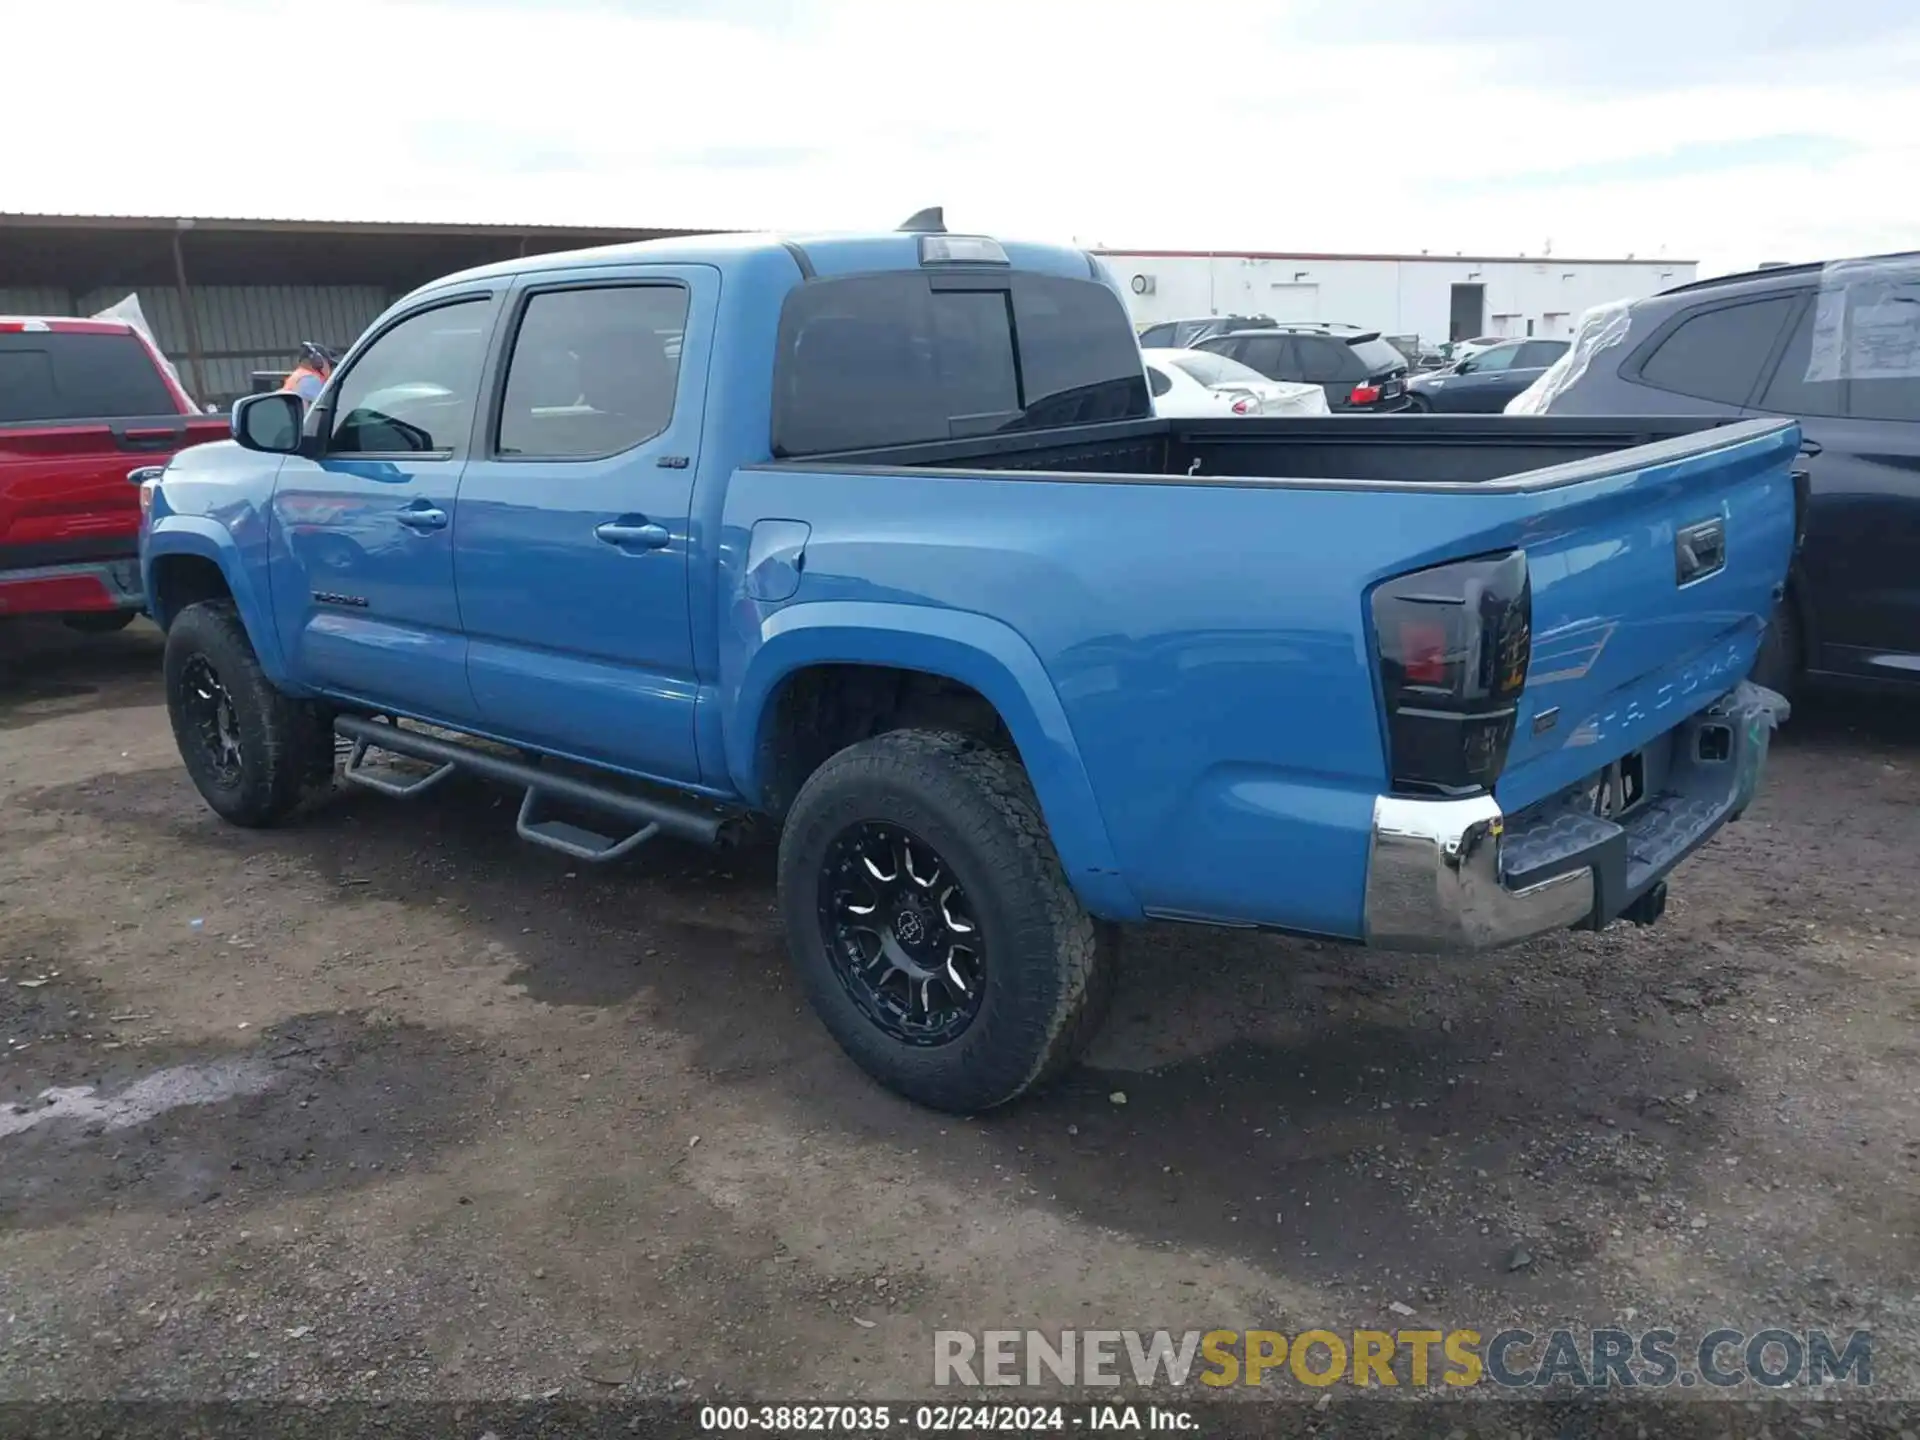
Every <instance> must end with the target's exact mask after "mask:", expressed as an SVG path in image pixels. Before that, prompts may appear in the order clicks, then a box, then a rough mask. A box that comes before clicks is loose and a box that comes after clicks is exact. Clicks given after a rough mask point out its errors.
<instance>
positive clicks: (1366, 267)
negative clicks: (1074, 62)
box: [1100, 250, 1697, 345]
mask: <svg viewBox="0 0 1920 1440" xmlns="http://www.w3.org/2000/svg"><path fill="white" fill-rule="evenodd" d="M1100 254H1101V256H1102V258H1103V259H1104V260H1105V261H1106V263H1107V265H1108V267H1109V268H1110V269H1111V270H1112V271H1113V274H1114V278H1115V279H1117V280H1118V281H1119V282H1120V284H1121V287H1122V288H1123V289H1124V290H1125V291H1126V292H1127V294H1128V297H1129V303H1130V304H1131V305H1132V308H1133V318H1134V320H1135V321H1136V322H1138V323H1139V324H1142V325H1145V324H1150V323H1152V322H1154V321H1158V320H1184V319H1188V318H1199V317H1201V316H1207V315H1268V316H1271V317H1272V318H1273V319H1275V320H1278V321H1282V322H1322V323H1333V324H1349V325H1359V326H1362V327H1364V328H1365V329H1368V330H1378V331H1380V332H1381V333H1382V334H1385V335H1392V336H1408V337H1417V338H1418V340H1419V341H1420V343H1421V344H1423V345H1439V344H1441V343H1443V342H1445V341H1449V340H1470V339H1473V338H1474V337H1476V336H1480V335H1534V336H1539V337H1542V338H1549V339H1565V338H1566V337H1567V336H1569V335H1571V334H1572V333H1573V326H1574V324H1575V323H1576V322H1577V321H1578V320H1579V318H1580V314H1581V312H1582V311H1584V310H1586V309H1587V308H1588V307H1590V306H1593V305H1600V304H1604V303H1605V302H1607V301H1609V300H1621V299H1638V298H1640V297H1641V296H1643V295H1652V294H1654V293H1656V292H1658V291H1661V290H1665V289H1668V288H1669V287H1671V286H1674V285H1684V284H1686V283H1687V282H1688V281H1690V280H1692V279H1694V278H1695V275H1694V272H1695V270H1696V269H1697V262H1695V261H1692V260H1636V259H1634V258H1632V257H1631V256H1629V257H1628V258H1626V259H1624V260H1563V259H1561V258H1559V257H1557V256H1547V255H1542V256H1492V255H1426V254H1421V255H1307V254H1300V255H1295V254H1281V253H1277V252H1255V251H1237V252H1231V253H1230V252H1227V251H1200V250H1102V251H1101V252H1100Z"/></svg>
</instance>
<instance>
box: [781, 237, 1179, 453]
mask: <svg viewBox="0 0 1920 1440" xmlns="http://www.w3.org/2000/svg"><path fill="white" fill-rule="evenodd" d="M773 391H774V405H773V453H774V454H775V455H776V456H779V457H783V458H786V457H795V456H803V455H821V454H827V453H830V452H834V451H843V450H868V449H873V448H876V447H879V446H885V445H912V444H920V443H924V442H928V441H938V440H951V439H956V438H960V437H963V436H969V435H984V434H991V433H995V432H999V431H1011V430H1033V429H1044V428H1050V427H1053V426H1061V425H1084V424H1092V423H1096V422H1099V421H1106V420H1144V419H1146V418H1148V417H1149V416H1151V415H1152V413H1153V406H1152V402H1151V401H1150V400H1149V398H1148V395H1147V382H1146V375H1145V372H1144V370H1143V369H1142V366H1141V363H1140V349H1139V343H1138V341H1136V340H1135V338H1134V330H1133V322H1132V320H1131V319H1130V317H1129V316H1128V314H1127V310H1126V307H1125V306H1124V305H1122V304H1121V302H1120V298H1119V297H1118V296H1117V295H1115V294H1114V293H1113V292H1112V291H1111V290H1109V289H1108V288H1107V287H1106V286H1104V285H1100V284H1097V283H1095V282H1093V281H1088V280H1068V279H1062V278H1058V277H1054V276H1046V275H1029V274H1017V273H1016V274H995V275H992V276H979V275H953V274H941V275H929V274H927V273H925V272H922V271H900V272H893V273H888V274H883V275H860V276H853V277H850V278H847V279H844V280H820V281H815V282H813V283H811V284H808V285H803V286H801V287H800V288H799V289H798V290H796V291H794V292H793V294H792V295H791V296H789V297H788V299H787V302H786V305H785V307H784V308H783V310H782V312H781V316H780V339H779V352H778V357H777V359H776V362H775V366H774V382H773Z"/></svg>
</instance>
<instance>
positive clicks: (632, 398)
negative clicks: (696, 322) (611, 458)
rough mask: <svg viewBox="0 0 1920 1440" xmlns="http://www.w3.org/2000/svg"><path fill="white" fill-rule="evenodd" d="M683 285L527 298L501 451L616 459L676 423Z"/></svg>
mask: <svg viewBox="0 0 1920 1440" xmlns="http://www.w3.org/2000/svg"><path fill="white" fill-rule="evenodd" d="M686 328H687V291H686V288H685V287H684V286H681V285H623V286H612V287H606V288H595V289H581V290H548V291H542V292H539V293H537V294H535V295H533V296H532V297H531V298H529V299H528V301H527V307H526V311H525V313H524V314H523V315H522V317H521V320H520V329H519V332H518V333H517V334H516V335H515V337H514V342H513V356H512V358H511V359H510V360H509V362H508V367H507V390H506V395H505V397H504V399H503V400H502V401H501V406H500V437H499V453H500V454H502V455H514V456H529V457H533V456H538V457H545V458H551V459H582V458H586V457H589V456H595V455H613V454H616V453H618V452H619V451H622V450H627V449H631V448H632V447H633V446H635V445H638V444H639V443H640V442H641V441H643V440H649V439H651V438H652V437H654V436H655V435H658V434H659V433H660V432H661V431H663V430H665V429H666V428H667V424H668V422H669V421H671V420H672V419H673V396H674V389H675V386H676V384H677V382H678V380H679V376H680V360H679V357H680V340H681V338H682V336H683V334H684V332H685V331H686Z"/></svg>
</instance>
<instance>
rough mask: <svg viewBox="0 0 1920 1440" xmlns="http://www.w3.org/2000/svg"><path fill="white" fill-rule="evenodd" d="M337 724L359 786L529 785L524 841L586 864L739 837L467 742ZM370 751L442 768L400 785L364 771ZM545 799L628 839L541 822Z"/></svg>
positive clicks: (720, 823) (519, 827)
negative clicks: (608, 823)
mask: <svg viewBox="0 0 1920 1440" xmlns="http://www.w3.org/2000/svg"><path fill="white" fill-rule="evenodd" d="M333 728H334V731H335V733H337V734H339V735H341V736H343V737H345V738H346V739H348V740H350V741H352V742H353V753H352V755H351V756H349V757H348V760H347V764H346V768H345V769H344V770H343V771H342V773H343V774H344V775H345V776H346V778H347V779H348V780H350V781H352V782H353V783H354V784H356V785H364V786H366V787H367V788H368V789H369V790H377V791H379V792H380V793H381V794H383V795H391V796H394V797H396V798H398V799H410V798H411V797H413V796H415V795H418V794H420V793H422V792H423V791H425V790H428V789H430V788H432V787H433V786H435V785H438V784H439V783H440V782H441V781H442V780H444V779H446V778H447V776H449V775H451V774H452V773H453V772H454V771H456V770H465V771H468V772H469V773H471V774H474V775H478V776H480V777H482V778H483V779H487V780H492V781H494V782H495V783H497V784H501V785H511V786H518V787H521V788H524V789H525V791H526V799H525V800H523V801H522V802H521V804H520V816H519V819H518V820H517V821H516V822H515V826H514V828H515V830H516V831H517V832H518V833H519V835H520V838H521V839H523V840H529V841H531V842H532V843H534V844H535V845H544V846H546V847H547V848H548V849H549V850H557V851H559V852H560V853H561V854H562V855H566V856H570V857H571V858H573V859H575V860H584V861H586V862H588V863H589V864H604V863H606V862H607V861H609V860H618V859H619V858H620V857H621V856H623V855H630V854H632V853H633V852H634V851H635V850H637V849H639V848H640V847H641V846H642V845H644V844H645V843H646V842H647V841H649V840H651V839H653V838H654V837H655V836H656V835H671V836H673V837H674V838H675V839H677V840H689V841H692V842H694V843H695V844H699V845H711V846H722V845H726V844H728V843H730V842H731V841H732V840H733V838H734V833H733V832H734V830H735V828H736V823H735V821H734V820H733V818H732V817H729V816H726V815H717V814H714V813H712V812H710V811H706V810H701V809H696V808H693V807H692V806H679V805H673V804H670V803H667V802H664V801H660V800H650V799H648V798H646V797H645V796H641V795H630V794H628V793H626V792H625V791H623V790H615V789H613V788H611V787H609V786H603V785H596V784H594V783H593V782H592V781H590V780H580V779H576V778H575V777H574V776H571V775H560V774H556V773H553V772H550V771H546V770H542V769H540V768H539V767H538V766H535V765H528V764H526V763H524V762H523V761H519V760H509V759H506V758H505V757H504V756H500V755H494V754H491V753H490V752H488V751H484V750H478V749H475V748H474V747H472V746H470V745H460V744H456V743H454V742H453V741H450V740H442V739H440V738H439V737H437V736H434V735H423V734H421V733H420V732H419V731H417V730H403V729H401V728H400V727H399V726H398V725H395V724H393V723H391V722H389V721H382V720H366V719H362V718H361V717H360V716H358V715H340V716H337V717H335V719H334V722H333ZM369 750H385V751H387V752H389V753H390V754H394V755H405V756H407V757H408V758H409V759H413V760H423V761H425V762H427V763H428V764H430V765H434V766H437V767H438V768H437V769H435V770H433V771H431V772H429V773H428V774H426V775H423V776H421V777H420V778H419V779H417V780H413V781H409V782H405V783H397V782H395V781H392V780H389V779H387V778H386V777H385V776H381V775H374V774H371V773H369V772H368V771H367V770H366V769H365V768H364V762H365V760H366V757H367V752H368V751H369ZM543 801H547V802H551V801H559V802H561V803H562V804H565V805H571V806H575V807H577V808H579V809H582V810H591V811H594V812H596V813H598V814H601V815H606V816H608V817H610V818H612V819H616V820H620V821H624V822H625V823H626V824H627V825H628V826H630V827H631V829H630V830H629V831H628V833H627V834H626V835H624V836H612V835H602V834H600V833H599V832H597V831H594V830H588V829H585V828H583V827H582V826H579V825H572V824H569V823H567V822H566V821H564V820H552V819H549V820H542V819H540V818H539V811H540V806H541V803H542V802H543Z"/></svg>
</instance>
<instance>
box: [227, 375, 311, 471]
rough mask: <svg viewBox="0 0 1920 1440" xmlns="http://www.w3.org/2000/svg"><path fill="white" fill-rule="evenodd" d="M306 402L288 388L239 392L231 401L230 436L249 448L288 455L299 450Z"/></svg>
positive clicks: (269, 453)
mask: <svg viewBox="0 0 1920 1440" xmlns="http://www.w3.org/2000/svg"><path fill="white" fill-rule="evenodd" d="M306 414H307V402H306V401H304V400H302V399H301V398H300V397H299V396H298V395H296V394H294V393H293V392H292V391H291V390H275V391H272V392H271V393H269V394H266V395H243V396H241V397H240V398H239V399H238V400H236V401H234V402H233V438H234V439H235V440H237V441H239V442H240V444H241V445H243V446H245V447H246V448H247V449H249V450H258V451H261V452H262V453H264V454H267V455H292V454H295V453H296V452H298V450H299V449H300V424H301V422H302V421H303V420H305V419H306Z"/></svg>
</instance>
